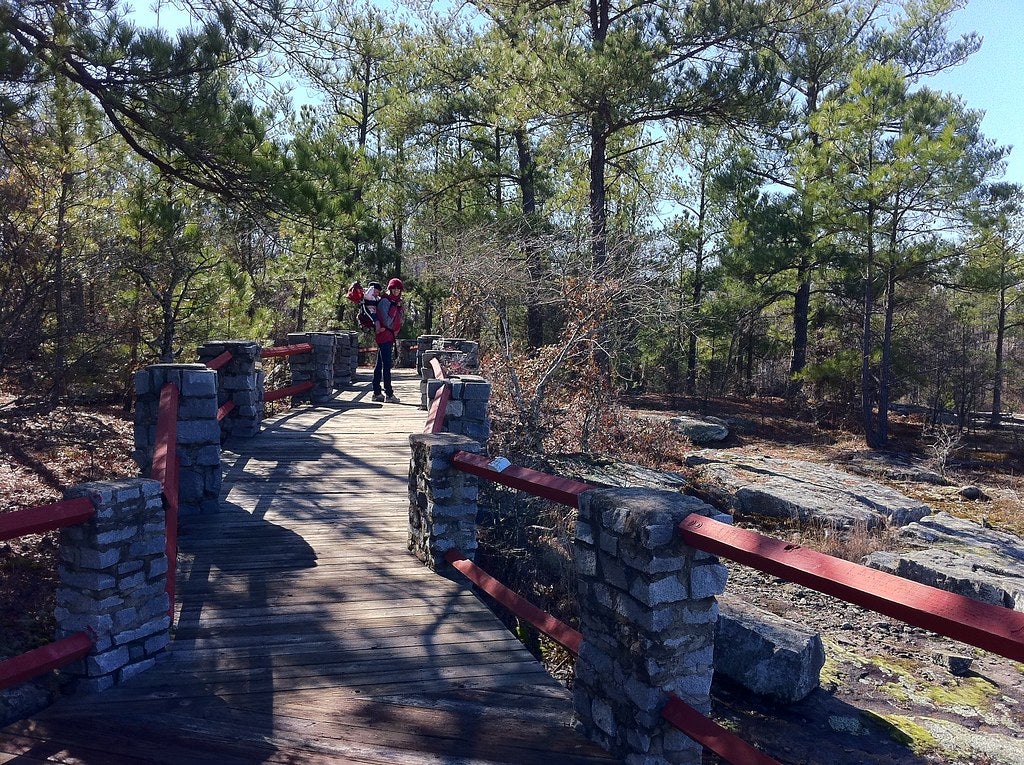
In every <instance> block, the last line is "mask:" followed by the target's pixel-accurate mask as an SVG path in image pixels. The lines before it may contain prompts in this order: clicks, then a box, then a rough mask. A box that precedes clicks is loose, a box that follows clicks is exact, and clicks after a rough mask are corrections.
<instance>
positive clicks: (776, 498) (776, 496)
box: [686, 449, 931, 529]
mask: <svg viewBox="0 0 1024 765" xmlns="http://www.w3.org/2000/svg"><path fill="white" fill-rule="evenodd" d="M686 464H687V465H689V466H690V467H692V468H694V470H695V475H694V480H693V484H694V488H695V489H696V490H697V491H698V492H699V493H700V494H701V496H702V497H703V498H705V499H707V500H708V501H709V502H711V503H712V504H714V505H716V506H718V507H724V508H727V509H728V510H729V511H730V512H732V513H733V514H734V515H736V517H738V518H743V517H750V516H762V517H769V518H784V519H791V520H798V521H801V522H808V521H814V522H816V523H821V524H823V525H827V526H832V527H835V528H839V529H849V528H851V527H854V526H858V525H862V526H864V527H866V528H869V529H871V528H876V527H878V526H880V525H882V524H885V523H888V524H891V525H894V526H905V525H906V524H908V523H913V522H914V521H918V520H920V519H921V518H924V517H925V516H926V515H928V514H930V513H931V508H930V507H929V506H928V505H926V504H925V503H924V502H919V501H917V500H915V499H911V498H910V497H907V496H906V495H904V494H901V493H899V492H898V491H895V490H894V489H890V488H889V487H887V486H883V485H882V484H880V483H877V482H875V481H872V480H870V479H867V478H863V477H860V476H855V475H852V474H850V473H847V472H845V471H842V470H837V469H835V468H832V467H826V466H822V465H816V464H814V463H811V462H804V461H802V460H780V459H775V458H773V457H763V456H759V455H748V454H742V453H739V452H729V451H716V450H709V449H705V450H702V451H699V452H695V453H694V454H691V455H690V456H688V457H687V458H686Z"/></svg>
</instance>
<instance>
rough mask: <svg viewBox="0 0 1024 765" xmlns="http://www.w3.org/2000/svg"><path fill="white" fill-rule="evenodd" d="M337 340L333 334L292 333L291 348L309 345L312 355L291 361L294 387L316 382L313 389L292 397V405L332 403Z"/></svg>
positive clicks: (307, 354)
mask: <svg viewBox="0 0 1024 765" xmlns="http://www.w3.org/2000/svg"><path fill="white" fill-rule="evenodd" d="M336 342H337V338H336V337H335V334H334V333H333V332H291V333H289V335H288V345H299V344H300V343H309V344H311V345H312V346H313V352H312V353H299V354H296V355H294V356H289V357H288V365H289V367H290V368H291V375H292V385H295V384H297V383H301V382H306V381H307V380H312V381H313V389H312V390H309V391H306V392H305V393H300V394H299V395H297V396H294V397H292V402H293V403H297V402H299V401H312V402H313V403H314V404H320V403H323V402H324V401H329V400H330V398H331V396H332V395H333V394H334V346H335V343H336Z"/></svg>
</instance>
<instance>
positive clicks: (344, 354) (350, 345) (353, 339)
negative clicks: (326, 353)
mask: <svg viewBox="0 0 1024 765" xmlns="http://www.w3.org/2000/svg"><path fill="white" fill-rule="evenodd" d="M335 338H336V340H335V343H334V388H335V390H344V389H345V388H347V387H349V386H350V385H351V384H352V379H353V378H354V377H355V375H356V368H357V367H358V366H359V333H357V332H336V333H335Z"/></svg>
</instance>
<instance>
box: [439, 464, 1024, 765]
mask: <svg viewBox="0 0 1024 765" xmlns="http://www.w3.org/2000/svg"><path fill="white" fill-rule="evenodd" d="M453 465H454V466H455V467H456V468H457V469H459V470H462V471H464V472H467V473H470V474H472V475H476V476H478V477H481V478H485V479H487V480H490V481H493V482H495V483H499V484H502V485H504V486H509V487H512V488H515V489H519V490H522V491H526V492H528V493H530V494H533V495H535V496H539V497H543V498H545V499H549V500H552V501H554V502H558V503H560V504H563V505H567V506H569V507H576V508H578V507H579V495H580V494H582V493H583V492H584V491H588V490H590V489H593V488H594V487H593V486H591V485H589V484H585V483H581V482H579V481H573V480H570V479H567V478H561V477H559V476H552V475H548V474H546V473H542V472H540V471H536V470H530V469H529V468H523V467H518V466H515V465H512V466H509V467H506V468H505V469H503V470H500V471H499V470H497V469H495V468H493V467H491V465H490V463H489V461H488V460H487V459H486V458H485V457H482V456H480V455H477V454H470V453H468V452H461V451H460V452H456V454H455V457H454V459H453ZM679 533H680V536H681V537H682V539H683V541H684V542H686V544H688V545H689V546H691V547H693V548H695V549H698V550H703V551H705V552H709V553H712V554H714V555H718V556H721V557H723V558H728V559H730V560H733V561H736V562H737V563H742V564H745V565H747V566H750V567H751V568H756V569H758V570H760V571H764V572H767V573H770V574H773V575H776V576H780V577H782V578H783V579H786V580H788V581H792V582H796V583H798V584H802V585H804V586H806V587H809V588H811V589H814V590H817V591H819V592H823V593H825V594H827V595H831V596H834V597H837V598H840V599H842V600H846V601H848V602H850V603H854V604H856V605H859V606H863V607H865V608H868V609H871V610H873V611H876V612H878V613H881V614H885V615H886V616H891V617H894V618H896V619H900V620H901V621H904V622H907V623H908V624H913V625H915V626H918V627H924V628H925V629H929V630H932V631H933V632H937V633H939V634H941V635H945V636H946V637H951V638H953V639H955V640H959V641H961V642H964V643H967V644H969V645H973V646H976V647H978V648H983V649H985V650H987V651H991V652H992V653H995V654H998V655H1000V656H1005V657H1006V658H1009V659H1013V660H1015V661H1024V613H1020V612H1017V611H1012V610H1010V609H1008V608H1002V607H1000V606H993V605H989V604H987V603H981V602H980V601H976V600H973V599H971V598H967V597H964V596H962V595H957V594H955V593H951V592H947V591H946V590H940V589H938V588H936V587H930V586H928V585H924V584H920V583H918V582H914V581H911V580H909V579H904V578H903V577H899V576H895V575H893V574H888V573H886V572H883V571H877V570H875V569H869V568H867V567H866V566H861V565H858V564H856V563H851V562H849V561H846V560H843V559H841V558H835V557H833V556H831V555H825V554H824V553H820V552H817V551H814V550H808V549H806V548H803V547H801V546H800V545H794V544H789V543H786V542H783V541H781V540H778V539H775V538H773V537H769V536H766V535H764V534H760V533H758V532H755V531H750V530H747V529H739V528H736V527H735V526H731V525H729V524H727V523H722V522H720V521H716V520H714V519H712V518H706V517H703V516H690V517H689V518H687V519H686V520H684V521H683V522H682V523H680V525H679ZM446 560H448V561H449V562H450V563H452V565H454V566H455V567H456V568H458V569H459V570H460V571H463V570H464V569H470V570H472V567H475V564H473V563H472V562H470V561H465V560H464V558H463V556H461V554H460V553H449V554H448V555H447V556H446ZM464 573H465V571H464ZM467 576H470V575H469V574H467ZM470 578H471V580H472V581H474V583H476V582H477V579H480V580H481V581H483V582H484V583H485V584H486V586H484V585H480V586H481V588H482V589H484V590H485V591H486V592H488V593H490V594H492V596H493V597H495V598H496V599H498V600H499V602H501V603H502V604H503V605H505V606H506V607H507V608H509V609H510V610H512V611H513V613H516V615H517V616H521V617H522V618H524V619H526V621H528V622H530V623H531V624H533V625H534V626H535V627H537V629H539V630H541V631H542V632H544V633H545V634H548V635H549V637H551V638H552V639H553V640H556V641H557V642H559V643H561V644H562V645H566V647H568V645H567V643H566V640H567V638H566V637H565V634H564V630H563V629H562V628H563V627H564V629H571V628H568V627H565V625H562V627H559V628H558V629H557V630H556V631H555V634H552V633H550V632H548V631H547V630H546V629H545V628H544V626H543V624H544V623H545V621H544V618H540V619H538V620H536V621H534V619H533V618H531V616H530V613H529V611H526V612H524V613H518V612H516V611H515V608H516V600H515V599H516V598H518V597H519V596H515V598H506V600H507V601H508V602H506V600H502V598H503V597H505V595H504V594H503V593H502V592H501V589H502V588H503V587H504V586H503V585H501V584H500V583H495V584H497V586H494V584H490V583H489V582H488V581H487V580H488V579H490V577H489V575H487V574H486V573H484V572H476V571H474V572H473V574H472V576H470ZM488 588H489V589H488ZM492 590H493V591H492ZM496 593H497V594H496ZM513 594H514V593H513ZM524 602H525V601H524ZM530 608H534V607H533V606H530ZM538 610H539V609H538ZM541 613H542V614H543V612H541ZM544 617H547V618H549V619H553V618H554V617H550V616H548V615H547V614H544ZM556 621H557V620H556ZM559 624H561V623H560V622H559ZM574 639H575V638H572V637H570V638H568V640H569V642H571V641H572V640H574ZM577 645H578V644H577ZM570 650H572V649H571V648H570ZM662 716H663V717H664V718H665V719H666V720H668V721H669V722H671V723H672V724H673V725H675V726H676V727H678V728H679V729H680V730H681V731H683V732H684V733H686V734H687V735H688V736H690V737H691V738H693V739H694V740H695V741H698V742H700V743H701V744H702V745H703V746H705V747H706V748H708V749H710V750H711V751H713V752H715V753H716V754H718V755H719V756H721V757H723V758H724V759H726V761H728V762H732V763H743V764H744V765H745V764H746V763H752V765H770V763H775V760H772V759H771V758H769V757H767V756H766V755H764V754H763V753H761V752H758V751H757V750H756V749H753V748H751V747H750V746H749V745H748V744H746V743H745V742H743V741H741V740H739V739H737V738H736V737H735V736H734V735H733V734H731V733H729V732H728V731H725V730H724V729H722V728H721V727H720V726H718V725H717V724H716V723H714V722H713V721H712V720H709V719H707V718H706V717H704V716H703V715H701V714H700V713H699V712H697V711H696V710H695V709H693V708H692V707H690V706H688V705H687V704H685V703H684V702H683V701H682V700H680V699H678V698H675V697H672V698H671V699H670V700H669V703H668V704H667V705H666V707H665V708H664V709H663V710H662Z"/></svg>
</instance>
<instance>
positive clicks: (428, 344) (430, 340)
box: [416, 335, 441, 373]
mask: <svg viewBox="0 0 1024 765" xmlns="http://www.w3.org/2000/svg"><path fill="white" fill-rule="evenodd" d="M440 339H441V336H440V335H420V336H419V337H417V338H416V371H417V372H420V373H422V372H423V363H424V362H423V354H424V353H426V352H427V351H430V350H433V348H434V341H435V340H440Z"/></svg>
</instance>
